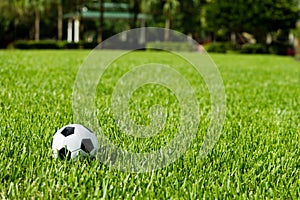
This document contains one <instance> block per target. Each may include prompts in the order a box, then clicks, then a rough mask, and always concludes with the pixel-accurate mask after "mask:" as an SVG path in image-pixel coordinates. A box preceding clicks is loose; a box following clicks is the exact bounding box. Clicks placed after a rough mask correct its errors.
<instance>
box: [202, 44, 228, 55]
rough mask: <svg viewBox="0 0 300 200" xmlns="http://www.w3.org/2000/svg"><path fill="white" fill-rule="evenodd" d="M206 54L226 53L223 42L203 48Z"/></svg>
mask: <svg viewBox="0 0 300 200" xmlns="http://www.w3.org/2000/svg"><path fill="white" fill-rule="evenodd" d="M204 48H205V50H206V51H207V52H214V53H226V45H225V43H224V42H214V43H210V44H208V45H205V46H204Z"/></svg>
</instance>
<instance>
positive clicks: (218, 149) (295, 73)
mask: <svg viewBox="0 0 300 200" xmlns="http://www.w3.org/2000/svg"><path fill="white" fill-rule="evenodd" d="M88 53H89V52H88V51H0V85H1V87H0V149H1V152H0V169H1V171H0V181H1V183H0V198H1V199H6V198H7V199H30V198H39V199H50V198H54V199H64V198H66V199H75V198H76V199H86V198H89V199H92V198H96V199H99V198H101V197H104V198H106V199H111V198H115V199H123V198H125V199H132V198H133V197H135V198H137V199H141V198H146V199H153V198H156V199H170V198H173V199H196V198H199V199H202V198H210V199H215V198H219V199H225V198H227V199H232V198H240V199H244V198H257V199H262V198H275V199H276V198H282V199H296V198H299V196H300V189H299V188H300V174H299V170H300V161H299V155H300V152H299V141H300V138H299V135H300V125H299V122H300V109H299V105H300V89H299V86H300V63H298V62H297V61H295V60H294V59H292V58H290V57H280V56H272V55H232V54H230V55H223V54H212V55H211V56H212V58H213V60H214V61H215V63H216V64H217V65H218V67H219V70H220V72H221V75H222V78H223V81H224V85H225V89H226V98H227V99H226V102H227V113H226V120H225V123H224V129H223V132H222V135H221V137H220V139H219V141H218V142H217V144H216V145H215V146H214V149H213V150H212V152H210V154H209V155H208V156H207V157H205V158H203V159H200V160H199V159H196V155H197V154H196V153H197V152H198V151H199V148H200V147H201V142H202V141H203V139H202V137H203V135H205V133H206V130H207V127H208V124H207V121H206V119H207V118H206V116H207V115H208V114H209V111H210V110H209V109H210V103H209V94H208V92H207V90H206V88H205V85H204V83H203V81H202V80H201V78H199V77H198V76H196V75H195V73H194V71H193V70H192V69H190V68H189V67H185V66H184V63H183V62H181V63H180V62H179V61H178V60H176V59H168V55H163V56H162V55H161V52H137V53H134V54H131V55H129V56H128V57H127V58H126V57H125V58H122V59H123V60H120V61H119V62H118V61H117V62H116V63H115V64H114V65H113V67H112V68H110V69H109V70H108V71H107V72H106V73H105V74H104V76H103V79H102V80H101V82H100V85H101V87H98V89H97V99H96V104H97V106H98V107H97V108H98V109H99V114H98V118H99V122H100V124H101V126H102V127H103V129H104V130H105V131H106V134H107V136H108V137H109V138H110V139H111V140H112V141H113V142H114V143H115V144H116V145H117V146H119V147H120V148H124V149H127V150H131V151H137V152H145V151H151V150H153V149H154V150H155V149H158V148H159V147H160V146H161V145H164V144H165V143H168V141H170V140H171V139H172V138H173V137H174V132H175V131H176V127H177V125H178V124H176V123H178V103H176V99H175V97H174V94H172V92H170V91H168V90H167V89H165V88H162V87H159V86H155V85H154V86H151V85H147V86H145V87H144V88H141V89H139V90H138V91H136V92H135V93H134V95H133V97H134V98H132V101H131V111H132V112H133V113H132V115H131V116H132V118H133V120H134V121H135V122H136V123H138V124H144V125H147V124H149V118H148V112H149V108H150V106H151V105H152V104H153V103H155V104H157V103H158V104H162V105H164V106H166V107H168V108H169V109H170V110H171V111H173V112H171V114H170V115H169V118H168V119H167V124H166V126H167V128H165V129H164V130H163V131H162V133H160V134H159V135H157V136H155V137H154V138H152V139H151V138H150V139H135V138H131V137H128V136H126V134H124V133H122V132H121V131H120V130H118V128H117V127H116V125H115V124H114V123H113V122H114V121H113V119H112V115H111V114H110V113H111V109H110V108H109V107H107V106H108V105H109V103H107V102H109V100H110V96H111V92H112V90H113V86H114V85H115V83H116V81H117V80H118V78H119V77H120V76H121V75H122V74H123V73H124V72H126V70H128V69H130V68H132V67H133V66H135V65H136V64H138V63H139V62H141V61H145V60H146V61H147V60H149V59H150V58H151V59H154V60H156V61H157V62H162V63H165V64H169V65H171V66H175V68H176V69H178V71H180V72H182V73H183V74H184V76H186V77H187V79H188V80H189V81H190V82H191V85H192V86H193V87H194V88H195V93H196V95H197V98H198V100H199V102H200V110H201V111H202V114H201V116H200V118H201V122H200V126H199V131H198V134H197V136H198V137H197V139H196V140H195V142H194V144H193V145H192V147H191V148H190V149H189V150H188V151H187V152H186V153H185V154H184V155H183V156H181V157H180V159H178V160H177V161H175V162H174V163H172V164H170V165H169V166H167V167H166V168H163V169H160V170H157V171H154V172H149V173H141V174H136V173H128V172H119V171H117V170H115V169H112V168H109V167H107V166H105V165H103V164H101V163H100V162H99V161H96V160H83V161H82V160H76V161H55V160H53V159H52V151H51V140H52V136H53V134H54V133H55V131H56V130H57V129H59V128H60V127H62V126H64V125H66V124H69V123H72V122H73V112H72V92H73V90H72V89H73V84H74V81H75V78H76V73H77V70H78V69H79V66H80V65H81V64H82V62H83V61H84V59H85V58H86V56H87V55H88ZM121 66H122V67H121ZM119 67H121V68H119ZM150 94H153V95H152V96H151V95H150ZM147 95H148V96H147ZM166 96H167V97H168V98H166ZM165 99H170V102H166V101H164V100H165ZM135 107H137V108H140V109H136V110H135V109H134V108H135ZM172 113H173V114H172Z"/></svg>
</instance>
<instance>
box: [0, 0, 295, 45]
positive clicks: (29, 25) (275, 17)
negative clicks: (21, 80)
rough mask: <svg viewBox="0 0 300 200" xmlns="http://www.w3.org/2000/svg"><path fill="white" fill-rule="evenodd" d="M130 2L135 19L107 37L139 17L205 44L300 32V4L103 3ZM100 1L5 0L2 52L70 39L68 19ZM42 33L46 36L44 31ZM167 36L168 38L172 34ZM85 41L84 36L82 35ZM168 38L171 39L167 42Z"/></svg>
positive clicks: (278, 0)
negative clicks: (299, 25)
mask: <svg viewBox="0 0 300 200" xmlns="http://www.w3.org/2000/svg"><path fill="white" fill-rule="evenodd" d="M103 1H105V2H115V3H128V4H129V5H130V9H129V10H128V11H129V12H131V13H133V17H132V19H130V20H127V21H126V20H106V19H104V22H105V23H104V30H105V37H108V36H109V35H112V34H115V33H117V32H118V31H120V30H123V29H124V28H126V27H127V28H135V27H139V25H140V24H139V23H140V22H139V20H138V15H139V14H141V13H143V14H148V15H150V16H151V17H152V18H151V19H149V20H147V25H149V26H157V27H165V28H171V29H175V30H178V31H181V32H183V33H185V34H191V35H192V36H193V37H194V38H196V39H197V40H199V41H201V40H203V38H205V37H207V35H209V34H210V32H211V33H220V32H221V33H224V34H227V35H228V34H230V33H242V32H247V33H250V34H252V35H254V36H255V38H256V40H257V41H258V42H261V43H263V42H264V41H265V39H266V35H267V34H269V33H272V34H273V35H276V34H277V35H279V34H281V35H284V36H285V38H286V35H287V33H288V32H289V30H290V29H292V28H294V27H295V24H296V21H297V19H298V12H299V9H298V7H297V1H296V0H263V1H261V0H103ZM99 2H100V0H1V1H0V12H1V15H0V47H1V46H2V47H3V46H5V45H7V44H8V43H9V42H11V41H13V40H18V39H37V40H38V39H39V38H40V37H41V39H45V38H51V39H58V40H61V39H66V26H67V20H66V19H64V18H63V15H64V14H66V13H69V12H80V9H81V8H82V7H83V6H88V7H89V5H96V4H97V3H99ZM81 24H82V31H85V30H91V29H93V30H95V32H97V30H99V26H100V23H99V19H94V20H86V21H84V20H83V21H82V22H81ZM39 29H40V31H39ZM166 34H167V33H166ZM81 37H82V38H81V39H83V36H82V35H81ZM167 37H168V36H167V35H165V38H166V39H167Z"/></svg>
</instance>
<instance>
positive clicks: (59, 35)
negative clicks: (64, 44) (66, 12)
mask: <svg viewBox="0 0 300 200" xmlns="http://www.w3.org/2000/svg"><path fill="white" fill-rule="evenodd" d="M56 4H57V39H58V40H62V36H63V0H57V2H56Z"/></svg>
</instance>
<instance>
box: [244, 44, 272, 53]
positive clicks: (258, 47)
mask: <svg viewBox="0 0 300 200" xmlns="http://www.w3.org/2000/svg"><path fill="white" fill-rule="evenodd" d="M240 53H247V54H265V53H268V51H267V47H266V46H265V45H263V44H244V45H243V46H242V48H241V50H240Z"/></svg>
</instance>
